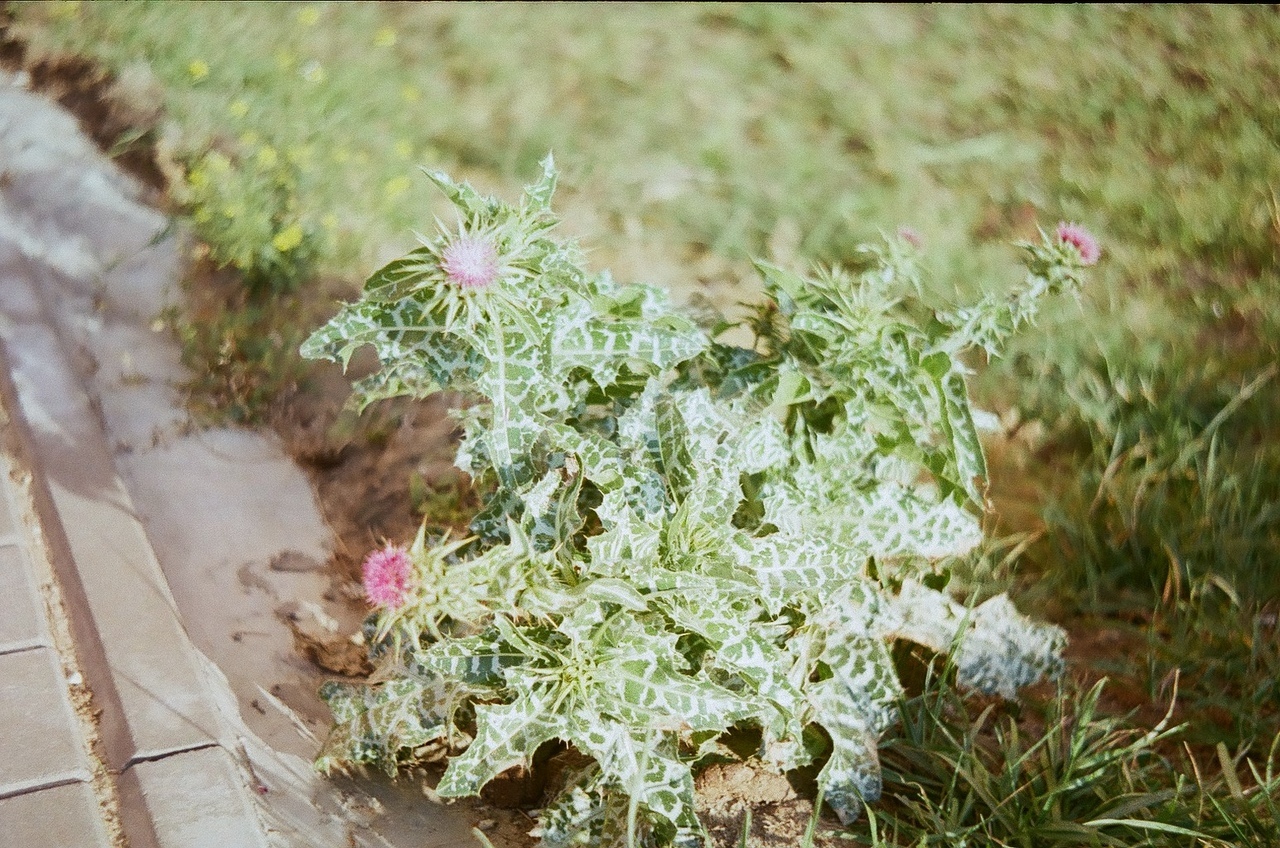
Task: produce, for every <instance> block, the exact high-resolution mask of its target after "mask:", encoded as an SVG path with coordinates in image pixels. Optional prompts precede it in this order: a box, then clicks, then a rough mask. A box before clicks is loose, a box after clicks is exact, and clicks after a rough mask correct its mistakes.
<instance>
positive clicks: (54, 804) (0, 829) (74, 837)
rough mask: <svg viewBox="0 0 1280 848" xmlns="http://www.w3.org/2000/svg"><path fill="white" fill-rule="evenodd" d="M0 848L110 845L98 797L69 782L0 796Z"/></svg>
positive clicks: (104, 847) (103, 847) (96, 847)
mask: <svg viewBox="0 0 1280 848" xmlns="http://www.w3.org/2000/svg"><path fill="white" fill-rule="evenodd" d="M0 848H111V838H110V837H109V836H108V835H107V830H106V828H105V827H104V826H103V824H102V816H101V815H100V814H99V811H98V800H97V799H96V798H95V797H94V796H93V792H92V790H90V789H89V784H87V783H69V784H66V785H64V786H55V787H53V788H51V789H41V790H38V791H36V792H28V793H27V794H25V795H16V796H14V797H12V798H5V799H3V800H0Z"/></svg>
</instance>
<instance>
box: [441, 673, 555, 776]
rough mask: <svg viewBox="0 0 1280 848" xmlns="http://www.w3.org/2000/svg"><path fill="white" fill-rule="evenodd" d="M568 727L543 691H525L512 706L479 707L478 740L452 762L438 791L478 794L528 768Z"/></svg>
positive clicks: (546, 693) (476, 737)
mask: <svg viewBox="0 0 1280 848" xmlns="http://www.w3.org/2000/svg"><path fill="white" fill-rule="evenodd" d="M564 727H565V717H564V716H563V714H562V713H560V712H558V711H556V710H553V709H552V701H551V698H550V695H549V693H548V692H546V691H543V690H539V689H528V690H525V691H524V692H522V693H521V696H520V697H519V698H518V699H517V700H516V701H515V702H514V703H511V704H496V705H482V706H478V707H476V736H475V740H474V741H473V742H472V743H471V745H470V747H468V748H467V750H466V752H465V753H463V754H462V755H461V756H459V757H455V758H454V759H453V760H452V761H451V762H450V763H449V767H448V768H447V769H445V773H444V776H443V777H441V778H440V783H439V785H438V786H436V792H437V793H438V794H439V795H441V796H442V797H445V798H460V797H462V796H465V795H475V794H477V793H478V792H479V791H480V789H481V788H482V787H483V786H484V785H485V784H486V783H488V782H489V781H490V780H492V779H493V778H494V777H496V776H497V775H499V774H501V773H502V772H504V771H506V770H507V769H509V768H513V767H515V766H525V767H527V766H528V765H529V764H530V758H531V757H532V756H533V752H534V751H536V750H538V746H539V745H541V744H542V743H543V742H546V741H547V740H549V739H554V738H556V737H557V736H563V735H564V733H563V731H564Z"/></svg>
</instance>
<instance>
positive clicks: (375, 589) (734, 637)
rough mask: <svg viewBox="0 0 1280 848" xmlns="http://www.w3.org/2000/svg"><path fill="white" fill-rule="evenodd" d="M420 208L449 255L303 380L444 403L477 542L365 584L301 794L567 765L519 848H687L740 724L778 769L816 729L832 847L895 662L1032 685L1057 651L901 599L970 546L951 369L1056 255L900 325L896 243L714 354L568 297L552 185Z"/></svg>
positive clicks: (357, 307) (662, 324)
mask: <svg viewBox="0 0 1280 848" xmlns="http://www.w3.org/2000/svg"><path fill="white" fill-rule="evenodd" d="M433 179H434V180H435V181H436V183H437V184H438V185H440V187H441V188H442V189H444V190H445V192H446V194H448V195H449V196H450V198H451V199H452V200H453V202H454V204H455V206H456V207H457V208H458V210H459V220H458V225H457V227H456V229H451V230H449V231H448V232H442V233H441V234H440V235H439V236H438V237H437V238H436V239H434V240H431V241H429V242H428V241H425V240H424V244H423V246H422V247H420V248H418V249H417V250H416V251H414V252H413V253H412V254H410V255H409V256H408V257H405V258H404V259H402V260H397V261H396V262H393V263H391V264H390V265H388V266H386V267H385V268H383V269H382V270H381V271H379V272H378V273H377V274H375V275H374V277H373V278H371V280H370V281H369V283H368V285H367V286H366V288H365V292H364V295H363V297H362V299H361V301H360V302H359V303H356V304H353V305H350V306H348V307H346V308H345V309H344V310H343V312H341V313H340V314H339V315H338V316H337V317H336V318H335V319H334V320H333V321H332V322H331V323H330V324H329V325H328V326H326V327H325V328H322V329H321V330H320V331H318V332H317V334H316V335H315V336H313V337H312V339H311V340H310V341H309V342H308V346H307V348H306V352H307V353H308V354H309V355H322V356H328V357H330V358H334V359H337V360H338V361H341V362H345V361H346V360H347V359H349V357H350V355H351V352H352V351H353V350H354V349H355V348H356V347H358V346H359V345H361V344H371V345H373V346H374V347H375V349H376V350H377V352H378V355H379V359H380V361H381V362H382V370H381V372H380V373H379V374H377V375H375V377H374V378H373V379H372V381H370V382H368V383H366V384H365V385H364V387H363V391H364V394H363V396H362V399H363V400H365V401H368V400H369V399H371V398H374V397H385V396H394V395H398V394H408V395H420V394H423V393H427V392H429V391H432V390H434V389H436V388H449V389H452V390H454V391H459V392H462V393H463V394H464V395H466V396H467V400H468V404H469V405H468V408H467V410H466V412H465V413H462V414H461V416H460V417H461V419H462V421H463V424H464V431H465V435H464V438H463V440H462V443H461V445H460V446H459V450H458V459H457V461H458V464H459V466H460V467H462V468H464V469H465V470H467V471H469V472H470V473H472V474H473V475H474V476H477V477H485V478H487V479H489V480H492V481H494V482H495V483H496V492H495V494H494V495H493V496H492V497H491V499H490V500H489V502H488V503H487V504H485V506H484V508H483V509H482V511H481V513H480V514H479V515H478V516H477V517H476V519H475V521H474V522H473V524H472V530H473V533H474V534H475V535H474V536H473V537H471V538H469V539H466V540H459V541H452V542H451V541H448V540H442V541H440V542H435V543H432V542H429V541H428V540H427V539H426V537H425V534H424V533H423V532H420V533H419V535H418V538H417V539H416V540H415V542H414V543H413V545H411V546H410V547H409V548H408V549H407V550H406V551H404V555H405V556H407V560H408V562H409V563H410V564H411V566H412V568H411V572H410V574H409V576H408V577H405V578H404V579H403V580H402V579H401V577H402V572H403V563H404V561H403V559H402V558H401V554H400V553H395V552H388V551H384V552H381V553H382V558H381V559H378V560H376V561H373V562H374V565H375V566H376V567H374V568H373V574H372V575H371V581H370V587H371V591H370V592H369V597H370V599H371V600H373V601H374V602H375V603H376V604H378V605H379V612H378V617H377V620H376V623H377V626H376V627H375V628H374V630H373V632H372V633H371V636H372V639H371V641H372V643H373V644H372V646H371V647H372V653H373V655H374V657H375V659H376V660H377V661H378V663H379V671H378V673H377V676H376V677H375V681H376V682H374V683H371V684H369V685H368V686H365V687H338V686H332V687H328V688H327V689H326V698H327V699H328V700H329V701H330V703H331V705H332V706H333V708H334V712H335V717H336V718H337V719H338V721H339V725H338V726H337V727H336V728H335V730H334V733H333V734H332V736H331V738H330V742H329V743H328V744H327V745H326V748H325V752H324V753H323V755H322V757H321V759H320V761H319V762H320V764H321V765H322V766H323V767H326V768H329V767H335V766H340V765H341V764H342V763H344V762H370V763H376V764H378V765H381V766H383V767H385V768H389V769H394V768H395V767H396V766H398V765H399V764H401V763H403V762H405V761H407V760H410V759H412V758H413V757H414V756H418V755H419V753H420V752H421V754H422V756H429V757H440V758H445V759H448V761H449V765H448V768H447V770H446V772H445V775H444V778H443V780H442V782H441V784H440V787H438V790H437V791H439V792H440V793H441V794H442V795H445V796H455V795H466V794H473V793H475V792H478V791H479V790H480V788H481V787H482V786H483V785H484V784H485V783H486V782H487V781H488V780H490V779H492V778H493V777H494V776H495V775H496V774H498V773H499V772H500V771H502V770H503V769H506V768H509V767H513V766H521V765H526V766H527V765H529V764H530V762H531V758H532V756H533V754H534V752H535V751H536V750H537V748H538V747H539V745H541V744H542V743H543V742H546V741H549V740H555V739H558V740H561V741H563V742H565V743H568V744H570V745H572V746H573V747H574V748H576V749H577V750H578V751H579V752H581V753H583V754H585V755H587V756H588V757H590V758H591V759H592V760H593V763H594V764H593V765H592V766H591V767H589V768H587V769H585V770H584V771H583V772H582V773H581V774H579V775H578V776H577V777H575V778H574V779H573V780H571V781H570V785H569V788H568V789H566V791H565V793H564V794H563V795H562V796H561V797H560V798H559V799H557V800H555V801H553V802H552V803H551V804H549V805H548V806H547V808H546V810H545V811H544V814H543V816H542V817H541V819H540V825H539V828H540V833H541V836H542V839H543V842H544V844H546V845H549V846H561V845H570V844H599V845H607V846H619V845H624V844H626V845H635V844H642V845H682V846H683V845H693V844H697V843H698V841H699V839H700V835H701V828H700V826H699V824H698V821H697V818H696V816H695V815H694V813H693V809H694V801H693V797H692V793H693V777H692V775H693V771H692V769H693V767H694V764H695V763H696V762H698V761H699V759H700V758H703V757H705V756H706V755H708V754H709V753H711V752H713V751H716V750H718V749H717V744H718V743H717V739H718V738H719V737H720V735H721V734H722V733H724V732H725V731H727V730H728V729H729V728H730V727H731V726H732V725H735V724H740V725H751V726H755V727H758V728H759V729H760V730H761V732H762V737H763V744H762V747H761V752H760V755H761V757H762V758H764V759H766V760H767V761H768V762H770V763H772V764H773V765H774V766H775V767H777V768H780V769H790V768H795V767H798V766H801V765H804V764H806V763H808V762H810V761H811V760H812V759H813V758H814V756H815V754H814V752H813V751H811V750H810V749H809V747H808V745H807V744H806V742H807V740H809V739H811V738H812V737H813V735H814V734H813V733H812V732H811V731H812V729H813V728H815V727H820V728H822V730H823V731H824V732H825V735H826V737H827V738H829V739H830V740H831V743H832V745H831V750H830V751H829V752H828V754H827V760H826V762H825V764H823V766H822V768H821V770H820V772H819V775H818V784H819V786H820V787H821V788H822V790H823V792H824V795H825V797H826V798H827V799H828V801H829V802H830V803H831V804H832V806H833V807H834V808H835V809H836V811H837V812H838V813H839V814H840V816H841V817H842V818H844V819H846V820H847V819H850V818H852V817H854V816H856V815H857V814H858V813H859V811H860V810H861V806H862V804H863V803H864V802H869V801H871V800H874V798H875V797H876V795H877V793H878V791H879V780H880V778H879V769H878V764H877V756H876V744H877V740H878V738H879V735H880V734H881V733H882V732H883V731H884V730H885V728H886V727H888V726H889V724H890V723H891V722H892V721H893V720H894V719H895V716H896V712H895V704H896V702H897V699H898V696H899V695H900V686H899V684H898V681H897V678H896V673H895V671H894V668H893V663H892V660H891V655H890V652H889V645H890V644H891V643H892V642H893V641H894V640H897V639H906V640H909V641H913V642H918V643H920V644H924V645H927V646H929V647H932V648H934V649H935V650H937V651H940V652H942V651H952V650H955V651H956V656H957V661H958V666H959V669H960V677H961V682H962V683H966V684H968V685H974V686H977V687H980V688H983V689H985V690H988V691H995V692H1000V693H1002V694H1012V693H1013V692H1015V691H1016V689H1017V687H1018V686H1020V685H1022V684H1024V683H1026V682H1029V681H1030V680H1032V679H1035V678H1036V677H1038V676H1042V675H1047V674H1052V673H1054V672H1055V671H1056V669H1057V665H1056V663H1057V658H1058V656H1059V654H1060V647H1061V632H1060V631H1058V630H1056V629H1055V628H1052V627H1045V626H1042V625H1037V624H1035V623H1033V622H1030V621H1028V620H1026V619H1024V618H1022V617H1021V616H1020V615H1019V614H1018V613H1017V611H1016V610H1015V609H1014V608H1013V607H1012V605H1011V604H1009V603H1008V601H1007V599H1003V598H1001V599H997V600H996V601H995V602H988V604H984V605H983V606H981V607H978V608H976V609H974V610H968V609H967V608H965V607H963V606H961V605H959V604H957V603H956V602H955V601H952V600H951V599H950V598H948V597H947V596H946V595H945V594H943V593H942V592H940V591H938V590H937V589H934V588H926V585H925V584H926V583H928V584H929V585H933V586H937V585H939V581H938V579H937V578H938V577H939V574H940V572H943V571H944V566H945V563H946V562H947V560H949V559H950V558H954V557H958V556H963V555H965V554H966V552H968V551H970V550H971V549H972V548H973V547H974V546H975V545H976V544H977V543H978V542H979V541H980V539H981V532H980V526H979V521H978V514H979V513H980V510H981V507H982V496H983V492H982V485H983V477H984V475H985V466H984V465H983V460H982V451H981V445H980V443H979V442H978V439H977V434H976V428H975V427H974V424H973V418H972V414H971V412H970V409H969V400H968V394H967V390H966V387H965V382H964V378H965V375H966V373H967V372H966V370H965V368H964V365H963V361H962V360H961V359H960V357H959V353H960V351H962V350H963V349H964V348H966V347H968V346H971V345H974V344H979V345H985V344H986V343H991V344H996V343H998V342H999V341H1001V340H1002V339H1003V338H1004V335H1007V333H1008V332H1012V330H1013V328H1014V327H1016V325H1017V323H1018V322H1019V321H1021V320H1029V317H1028V316H1034V310H1035V308H1036V303H1037V302H1038V300H1039V298H1041V297H1043V296H1044V295H1045V294H1047V293H1048V292H1049V291H1050V290H1051V289H1052V290H1055V291H1057V290H1064V289H1065V288H1066V282H1069V281H1070V280H1072V279H1076V278H1075V277H1072V276H1071V275H1073V274H1075V273H1076V272H1077V271H1078V270H1079V268H1080V267H1082V266H1081V262H1082V260H1083V258H1084V254H1082V253H1081V252H1080V247H1079V246H1078V245H1077V244H1075V242H1067V241H1064V240H1062V239H1061V238H1059V239H1057V240H1051V239H1049V238H1048V237H1047V236H1046V240H1045V242H1046V243H1045V245H1044V246H1042V247H1038V248H1036V250H1037V251H1039V252H1033V263H1032V268H1031V273H1030V274H1029V276H1028V280H1027V283H1025V284H1024V286H1023V287H1022V288H1020V289H1019V290H1018V291H1016V292H1015V293H1014V295H1013V296H1011V297H1010V298H1007V299H1005V300H1004V301H992V302H989V303H986V302H984V303H980V304H977V305H975V306H973V307H970V308H969V309H968V311H965V310H961V311H959V312H956V313H947V312H944V311H941V310H930V309H928V308H927V307H925V306H924V305H923V304H921V303H920V302H919V301H920V295H921V292H922V291H923V287H922V285H921V282H920V278H919V271H918V269H917V267H916V265H915V255H916V253H917V251H916V249H915V248H914V247H913V246H912V245H911V244H910V243H909V240H907V239H905V238H902V237H900V238H898V239H895V240H889V241H888V242H887V243H886V244H885V245H882V246H878V247H868V248H866V249H865V250H863V251H862V252H861V253H860V254H859V255H858V256H857V257H856V260H857V261H856V264H855V266H854V267H853V268H852V269H849V270H840V269H832V270H830V271H820V272H819V273H817V274H815V275H812V276H802V275H798V274H793V273H791V272H789V271H785V270H783V269H780V268H775V267H773V266H768V265H763V264H762V265H761V266H760V267H761V270H762V272H763V273H764V275H765V279H766V286H767V288H768V290H769V293H770V295H771V296H772V298H773V301H772V302H773V304H774V306H773V307H772V308H770V309H768V310H763V309H762V310H761V311H760V313H759V318H758V320H757V321H755V322H754V323H753V325H754V326H755V327H756V328H757V331H758V333H759V336H760V337H759V338H758V340H757V341H758V343H757V344H756V345H755V346H754V347H753V348H750V349H748V348H735V347H732V346H729V345H723V344H716V343H713V342H711V341H710V340H709V339H708V338H707V336H706V335H705V334H704V333H703V332H702V331H701V330H700V329H699V328H698V327H697V326H696V325H695V324H694V323H693V322H692V321H691V320H690V319H689V318H687V317H686V316H684V315H683V314H681V313H680V312H679V311H678V310H677V309H676V308H675V307H674V306H673V305H672V304H671V302H670V300H669V299H668V298H667V297H666V296H665V295H664V294H663V293H662V292H661V291H659V290H657V289H654V288H651V287H647V286H619V285H616V284H615V283H614V282H613V281H612V280H611V279H610V278H609V277H608V275H607V274H594V275H593V274H589V273H587V272H586V271H585V270H583V268H582V266H581V262H580V259H581V258H580V255H579V253H578V251H577V249H576V247H574V246H573V245H572V244H568V243H563V242H560V241H558V240H556V239H555V238H553V237H552V235H551V232H550V231H551V228H552V227H553V226H554V217H553V216H552V215H551V213H550V209H549V201H550V196H551V191H552V190H553V188H554V184H555V176H554V171H553V169H552V168H551V163H550V160H548V161H547V162H546V163H545V165H544V174H543V177H542V179H541V180H540V181H539V182H538V183H536V184H534V185H533V186H530V187H529V188H528V189H526V192H525V195H524V197H523V198H522V200H521V202H520V204H519V205H518V206H512V205H507V204H504V203H502V202H500V201H497V200H493V199H490V198H482V197H480V196H479V195H477V194H476V193H475V192H474V191H473V190H472V189H470V187H469V186H466V185H456V184H454V183H452V182H451V181H449V180H448V178H447V177H444V176H443V175H433ZM1067 251H1075V253H1074V254H1069V253H1068V252H1067ZM1037 262H1038V263H1040V264H1036V263H1037ZM1055 269H1058V270H1055ZM1055 274H1056V275H1058V276H1053V275H1055ZM1055 280H1060V281H1063V282H1062V285H1058V284H1057V283H1055V282H1054V281H1055ZM1055 285H1056V286H1057V288H1054V286H1055ZM1011 304H1012V305H1011ZM943 582H945V581H943ZM957 646H958V647H957Z"/></svg>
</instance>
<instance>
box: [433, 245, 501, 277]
mask: <svg viewBox="0 0 1280 848" xmlns="http://www.w3.org/2000/svg"><path fill="white" fill-rule="evenodd" d="M440 267H441V268H443V269H444V273H445V276H446V277H447V278H448V279H449V282H451V283H453V284H455V285H459V286H462V287H463V288H464V289H483V288H488V287H489V286H491V285H493V282H494V280H496V279H498V251H497V249H496V248H495V247H494V246H493V242H491V241H489V240H488V239H483V238H476V237H474V236H459V237H458V238H457V239H456V240H455V241H453V242H452V243H451V244H450V245H449V246H448V247H446V248H445V249H444V257H443V261H441V263H440Z"/></svg>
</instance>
